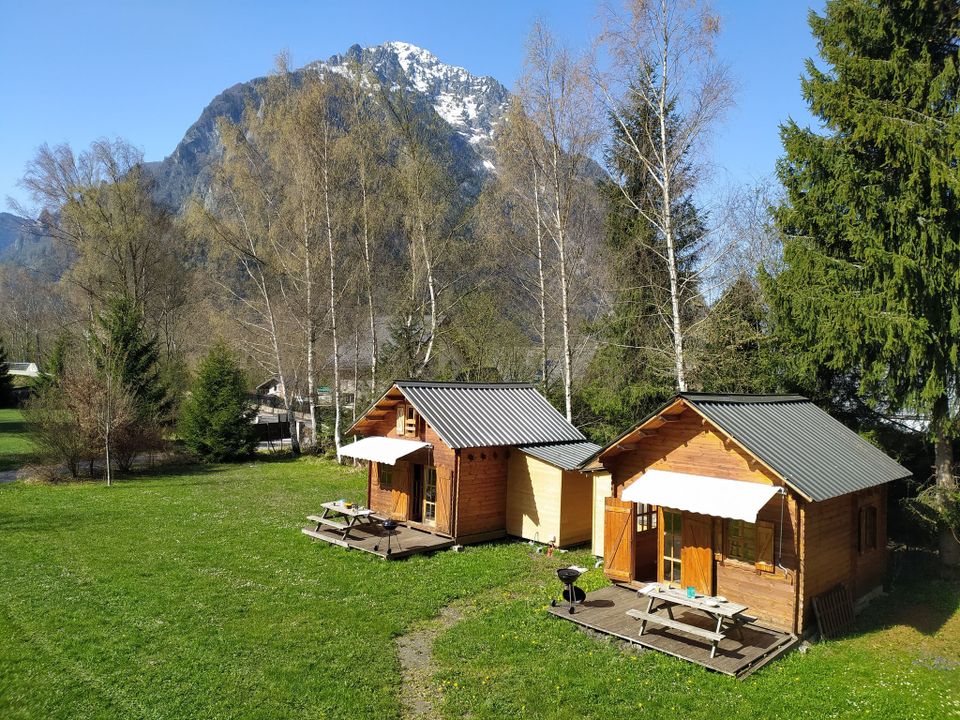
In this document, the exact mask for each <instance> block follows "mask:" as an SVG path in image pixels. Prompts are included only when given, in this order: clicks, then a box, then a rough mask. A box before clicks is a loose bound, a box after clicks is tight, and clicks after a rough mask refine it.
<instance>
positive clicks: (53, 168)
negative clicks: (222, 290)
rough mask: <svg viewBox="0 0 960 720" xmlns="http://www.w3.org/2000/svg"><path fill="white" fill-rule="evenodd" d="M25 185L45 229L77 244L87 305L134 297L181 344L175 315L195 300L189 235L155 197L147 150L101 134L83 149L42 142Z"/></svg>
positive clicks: (77, 279) (77, 275) (76, 271)
mask: <svg viewBox="0 0 960 720" xmlns="http://www.w3.org/2000/svg"><path fill="white" fill-rule="evenodd" d="M20 184H21V186H22V187H23V188H24V189H26V190H27V192H28V193H29V194H30V196H31V197H32V199H33V201H34V202H35V204H36V205H37V208H38V209H39V212H38V213H37V217H38V221H39V222H40V224H41V225H42V226H43V229H44V231H45V232H47V233H49V234H50V235H51V236H52V237H53V238H54V239H55V240H57V241H58V242H59V243H60V244H61V245H62V246H65V247H67V248H69V249H70V250H71V251H72V253H73V255H74V257H75V259H74V262H73V264H72V266H71V268H70V270H69V272H68V273H67V275H66V278H67V279H68V280H69V281H70V282H71V283H72V284H73V285H74V286H76V287H78V288H80V289H81V290H82V292H83V295H84V299H85V301H86V302H87V304H88V305H90V306H91V307H92V308H94V309H95V307H94V306H96V305H100V304H103V303H104V302H105V300H106V298H109V297H116V296H119V295H123V296H126V297H129V298H131V299H132V300H133V301H134V303H135V304H136V305H137V307H138V308H139V309H140V310H141V312H143V314H144V317H146V318H147V319H148V320H149V321H150V322H151V323H152V324H153V325H154V327H155V328H156V329H158V330H161V331H165V332H167V333H170V334H171V337H168V338H165V339H166V340H167V342H168V343H170V344H175V343H176V342H177V338H175V337H173V336H172V335H173V334H174V333H175V331H176V323H175V322H173V318H174V316H175V315H176V316H180V315H182V313H183V311H184V307H185V305H186V303H187V300H188V297H187V295H186V294H185V293H184V292H183V291H182V288H183V287H184V285H185V283H184V277H185V275H186V269H185V266H184V263H183V261H182V257H181V250H182V242H181V239H180V235H179V233H178V232H177V228H176V225H175V224H174V222H173V218H172V217H171V215H170V213H169V212H168V211H167V210H166V209H165V208H163V207H162V206H161V205H159V204H158V203H157V202H156V201H155V200H154V198H153V194H152V191H153V182H152V179H151V177H150V176H149V174H148V173H147V172H146V171H145V169H144V166H143V155H142V153H141V152H140V151H139V150H138V149H136V148H135V147H133V146H132V145H131V144H129V143H127V142H125V141H123V140H113V141H110V140H97V141H96V142H94V143H93V144H92V145H91V146H90V148H89V149H88V150H86V151H84V152H81V153H80V154H79V155H76V154H74V152H73V150H72V149H71V148H70V146H68V145H58V146H56V147H53V148H51V147H49V146H48V145H42V146H41V147H40V148H39V150H37V154H36V156H35V157H34V159H33V160H32V161H31V162H30V163H29V164H28V166H27V169H26V173H25V174H24V177H23V179H22V180H21V183H20ZM16 209H17V211H18V212H20V213H21V214H27V213H29V212H30V210H29V209H27V208H23V207H17V208H16ZM178 289H179V291H178Z"/></svg>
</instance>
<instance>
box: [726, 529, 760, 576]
mask: <svg viewBox="0 0 960 720" xmlns="http://www.w3.org/2000/svg"><path fill="white" fill-rule="evenodd" d="M723 556H724V559H730V560H736V561H738V562H742V563H744V564H745V565H753V564H754V563H755V562H756V557H757V525H756V523H751V522H747V521H746V520H730V519H729V518H728V519H726V520H724V521H723Z"/></svg>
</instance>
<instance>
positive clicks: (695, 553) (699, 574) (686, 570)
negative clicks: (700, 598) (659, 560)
mask: <svg viewBox="0 0 960 720" xmlns="http://www.w3.org/2000/svg"><path fill="white" fill-rule="evenodd" d="M681 538H682V548H681V550H680V558H681V563H680V564H681V567H682V579H683V586H684V587H690V586H691V585H692V586H693V587H695V588H696V589H697V592H699V593H703V594H704V595H713V522H712V521H711V519H710V518H709V517H706V516H703V515H694V514H691V513H683V528H682V530H681Z"/></svg>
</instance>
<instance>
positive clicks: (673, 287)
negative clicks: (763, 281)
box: [658, 6, 687, 392]
mask: <svg viewBox="0 0 960 720" xmlns="http://www.w3.org/2000/svg"><path fill="white" fill-rule="evenodd" d="M663 12H664V17H666V7H665V6H664V10H663ZM668 47H669V36H668V34H667V33H666V32H664V37H663V51H662V52H663V54H662V75H661V83H660V97H659V106H658V115H659V118H658V119H659V121H660V163H661V169H662V172H663V184H662V186H661V190H662V200H663V202H662V208H663V209H662V214H663V235H664V241H665V242H666V245H667V272H668V274H669V276H670V315H671V319H672V326H673V327H672V329H673V362H674V369H675V372H676V379H677V390H678V391H680V392H686V390H687V378H686V371H685V363H684V357H683V326H682V324H681V319H680V280H679V277H678V272H677V251H676V245H675V238H674V232H673V212H672V205H673V196H672V193H671V188H670V179H671V174H672V173H671V163H672V158H671V157H670V146H669V144H668V140H667V116H668V114H669V112H670V109H669V108H668V107H667V84H668V80H669V58H670V56H669V52H668Z"/></svg>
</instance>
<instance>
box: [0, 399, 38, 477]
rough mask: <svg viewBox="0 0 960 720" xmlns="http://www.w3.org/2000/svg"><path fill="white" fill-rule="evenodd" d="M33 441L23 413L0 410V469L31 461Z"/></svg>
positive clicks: (13, 467)
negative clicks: (28, 433)
mask: <svg viewBox="0 0 960 720" xmlns="http://www.w3.org/2000/svg"><path fill="white" fill-rule="evenodd" d="M33 452H34V446H33V443H32V442H31V441H30V438H29V437H28V436H27V428H26V425H25V424H24V422H23V413H21V412H20V411H19V410H7V409H4V410H0V471H3V470H13V469H15V468H18V467H21V466H22V465H26V464H27V463H28V462H30V459H31V455H32V454H33Z"/></svg>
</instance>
